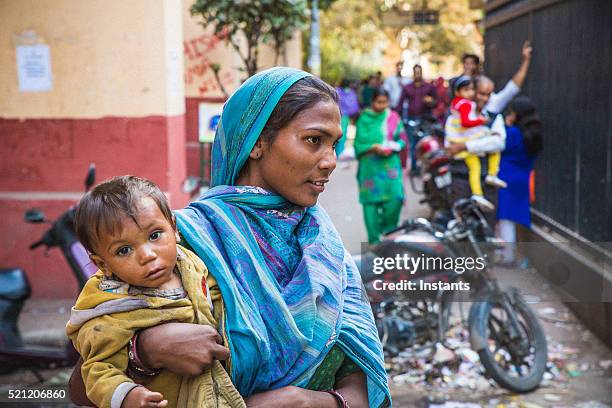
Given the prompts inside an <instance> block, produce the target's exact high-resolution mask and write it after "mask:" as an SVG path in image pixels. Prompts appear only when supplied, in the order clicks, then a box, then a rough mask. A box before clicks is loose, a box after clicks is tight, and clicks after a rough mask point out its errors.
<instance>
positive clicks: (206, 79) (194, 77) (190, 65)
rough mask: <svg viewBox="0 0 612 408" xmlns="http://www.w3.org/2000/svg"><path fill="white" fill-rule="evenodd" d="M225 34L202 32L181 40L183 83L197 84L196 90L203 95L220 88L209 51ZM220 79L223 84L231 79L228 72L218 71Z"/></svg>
mask: <svg viewBox="0 0 612 408" xmlns="http://www.w3.org/2000/svg"><path fill="white" fill-rule="evenodd" d="M225 37H226V35H225V34H224V33H221V34H216V35H215V34H202V35H201V36H199V37H195V38H191V39H189V40H185V41H183V55H184V56H185V84H186V85H191V84H197V85H198V92H199V93H200V94H201V95H204V94H206V93H208V92H217V91H219V90H220V88H219V84H218V83H217V80H216V79H215V76H214V72H213V69H212V64H213V63H214V62H213V61H211V60H210V54H211V52H212V51H213V50H214V49H215V48H216V47H217V46H218V45H219V43H220V42H221V41H223V40H224V39H225ZM219 76H220V80H221V81H222V82H223V83H224V84H225V83H228V82H231V81H232V74H231V73H230V72H227V71H226V72H223V70H221V71H220V72H219Z"/></svg>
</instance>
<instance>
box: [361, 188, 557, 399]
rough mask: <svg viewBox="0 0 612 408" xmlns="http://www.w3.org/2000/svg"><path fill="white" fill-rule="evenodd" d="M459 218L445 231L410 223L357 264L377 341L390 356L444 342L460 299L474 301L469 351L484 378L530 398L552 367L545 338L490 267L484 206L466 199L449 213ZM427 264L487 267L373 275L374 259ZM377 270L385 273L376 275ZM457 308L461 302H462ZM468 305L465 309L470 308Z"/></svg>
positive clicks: (518, 297) (469, 322)
mask: <svg viewBox="0 0 612 408" xmlns="http://www.w3.org/2000/svg"><path fill="white" fill-rule="evenodd" d="M452 214H453V217H454V219H453V220H451V221H450V222H449V223H448V226H447V228H443V227H441V226H440V225H436V224H433V223H430V222H429V221H428V220H426V219H424V218H418V219H416V220H408V221H406V222H404V223H403V224H402V225H401V226H400V227H398V228H397V229H396V230H394V231H391V232H390V233H389V234H388V235H387V236H386V237H385V238H384V240H383V241H382V242H381V243H380V244H378V245H377V246H375V247H374V248H372V249H371V250H370V251H369V252H367V253H366V254H364V255H363V256H361V257H358V259H357V265H358V267H360V271H361V274H362V278H363V281H364V284H365V287H366V292H367V293H368V296H369V298H370V302H371V304H372V309H373V312H374V316H375V319H376V323H377V327H378V330H379V335H380V338H381V342H382V344H383V348H384V350H385V353H386V354H387V355H389V356H394V355H397V354H398V353H399V352H401V351H403V350H407V349H412V348H421V347H431V348H432V350H435V347H436V345H437V344H438V343H440V344H442V345H444V346H446V347H448V348H452V347H450V346H449V345H448V344H446V342H445V334H446V332H447V330H448V329H449V327H450V323H449V319H450V317H451V313H453V305H462V303H458V298H457V294H458V293H460V294H462V295H464V296H465V295H466V294H468V296H469V299H465V300H467V301H469V302H471V307H470V310H469V314H468V318H467V326H468V331H469V337H470V344H471V347H472V348H473V349H474V350H475V351H477V352H478V354H479V356H480V361H481V362H482V365H483V366H484V368H485V371H486V372H487V373H488V374H489V375H490V376H491V377H492V378H493V379H494V380H495V381H497V383H498V384H500V385H501V386H502V387H504V388H507V389H509V390H511V391H514V392H528V391H531V390H533V389H535V388H537V387H538V385H539V384H540V382H541V381H542V377H543V374H544V371H545V368H546V362H547V345H546V337H545V335H544V331H543V330H542V327H541V326H540V324H539V322H538V320H537V318H536V316H535V314H534V313H533V311H532V310H531V309H530V308H529V306H528V305H527V303H526V302H525V300H524V299H523V297H522V296H521V295H520V293H519V292H518V290H517V289H515V288H508V289H503V288H501V287H500V286H499V284H498V282H497V280H496V279H495V277H494V276H493V275H492V273H491V271H490V270H489V269H488V268H487V264H488V259H489V253H490V252H492V250H493V249H494V248H495V247H496V242H495V241H494V238H492V234H491V231H490V228H489V226H488V224H487V222H486V220H485V218H484V216H483V214H482V212H481V210H480V209H479V207H478V206H477V205H476V204H475V203H473V202H472V201H471V200H469V199H461V200H458V201H457V202H456V203H455V204H454V205H453V207H452ZM404 255H406V256H408V257H415V258H417V257H421V258H430V259H436V258H441V259H458V258H464V259H465V258H468V257H470V258H472V259H481V260H484V261H483V262H482V266H483V267H482V268H476V267H473V268H469V269H466V270H465V271H464V272H463V273H457V272H456V270H448V269H446V268H442V269H439V268H438V269H433V270H431V269H420V270H416V271H414V274H413V273H411V272H412V271H409V270H407V269H405V268H401V269H400V268H398V267H397V266H393V267H392V268H390V269H384V271H382V272H381V271H380V270H378V271H377V272H378V273H375V269H376V268H375V266H376V265H379V266H380V262H378V261H377V259H383V260H384V259H389V258H395V257H397V256H399V257H403V256H404ZM378 269H380V268H378ZM381 282H413V285H415V287H416V288H422V287H424V286H427V285H425V284H423V282H426V283H427V282H429V283H432V282H443V283H448V284H452V283H455V284H457V285H459V284H469V286H470V290H469V291H461V292H455V291H448V290H380V289H381ZM459 302H461V301H460V300H459ZM466 304H467V303H466Z"/></svg>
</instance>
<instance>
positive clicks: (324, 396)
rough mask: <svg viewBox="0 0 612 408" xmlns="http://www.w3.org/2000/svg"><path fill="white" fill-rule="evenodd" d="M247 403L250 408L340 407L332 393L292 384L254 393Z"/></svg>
mask: <svg viewBox="0 0 612 408" xmlns="http://www.w3.org/2000/svg"><path fill="white" fill-rule="evenodd" d="M246 404H247V407H248V408H264V407H265V408H277V407H278V408H282V407H288V406H290V407H291V408H338V402H337V401H336V398H334V397H333V396H332V395H330V394H328V393H326V392H321V391H311V390H306V389H304V388H299V387H294V386H292V385H290V386H287V387H283V388H279V389H277V390H272V391H265V392H261V393H259V394H254V395H252V396H250V397H249V398H247V400H246Z"/></svg>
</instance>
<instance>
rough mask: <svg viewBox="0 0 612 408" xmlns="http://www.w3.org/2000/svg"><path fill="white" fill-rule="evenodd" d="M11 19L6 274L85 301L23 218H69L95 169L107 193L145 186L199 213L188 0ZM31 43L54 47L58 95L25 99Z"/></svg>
mask: <svg viewBox="0 0 612 408" xmlns="http://www.w3.org/2000/svg"><path fill="white" fill-rule="evenodd" d="M0 16H1V17H0V18H1V20H2V21H1V23H0V61H2V70H0V140H1V146H2V148H1V149H0V212H1V213H2V220H3V221H2V223H1V224H0V233H1V234H2V236H3V237H4V238H3V239H2V241H1V246H0V265H1V266H2V267H10V266H18V267H21V268H24V269H25V270H26V273H27V275H28V277H29V279H30V281H31V282H32V286H33V295H34V296H64V297H65V296H73V295H74V294H76V282H75V280H74V279H73V278H72V276H71V272H70V271H69V269H68V266H67V264H66V263H65V261H64V260H63V259H62V257H61V255H60V253H59V251H58V250H51V251H50V252H49V256H50V258H46V257H44V255H43V250H41V249H39V250H37V251H29V249H28V245H29V244H30V243H31V242H33V241H35V240H37V239H38V238H39V236H40V234H42V232H43V231H44V229H45V228H44V226H41V225H27V224H25V223H24V222H23V212H24V211H25V210H26V209H27V208H31V207H38V208H41V209H42V210H43V211H44V212H45V213H46V214H47V216H48V217H49V218H51V219H53V218H55V217H56V216H57V215H59V214H60V213H61V212H63V211H65V210H66V209H67V208H68V206H69V205H71V204H74V203H75V202H76V200H78V198H79V196H80V193H81V191H82V188H83V187H82V186H83V178H84V176H85V172H86V170H87V166H88V164H89V163H90V162H95V163H96V165H97V168H98V181H100V180H103V179H105V178H107V177H110V176H113V175H117V174H130V173H131V174H137V175H140V176H144V177H147V178H150V179H151V180H153V181H154V182H156V183H158V184H159V185H160V187H161V188H162V190H164V191H165V192H167V193H168V195H169V198H170V200H171V203H172V205H173V207H179V206H182V205H184V204H185V203H186V202H187V199H188V197H187V196H186V195H185V194H184V193H182V192H181V184H182V182H183V181H184V179H185V177H186V172H185V169H186V166H185V137H184V135H185V116H184V106H185V102H184V101H185V96H184V95H185V94H184V85H183V81H182V78H183V59H182V52H183V49H182V48H183V47H182V45H183V44H182V4H181V0H157V1H149V0H132V1H129V2H126V1H122V0H90V1H81V0H20V1H12V0H2V1H0ZM25 31H30V32H31V33H32V32H33V33H34V34H33V35H32V34H31V33H30V34H25V35H24V32H25ZM24 41H29V42H34V43H39V44H45V45H48V46H49V47H50V53H51V70H52V75H53V88H52V90H50V91H46V92H20V90H19V86H18V81H17V66H16V46H17V45H19V44H21V43H22V42H24Z"/></svg>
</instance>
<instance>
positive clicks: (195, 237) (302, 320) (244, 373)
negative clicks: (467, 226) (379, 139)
mask: <svg viewBox="0 0 612 408" xmlns="http://www.w3.org/2000/svg"><path fill="white" fill-rule="evenodd" d="M308 75H309V74H308V73H306V72H303V71H299V70H296V69H291V68H272V69H269V70H266V71H263V72H261V73H259V74H257V75H255V76H253V77H252V78H250V79H249V80H248V81H246V82H245V83H244V84H243V85H242V86H241V87H240V88H239V89H238V90H237V91H236V93H234V94H233V95H232V97H231V98H230V99H229V100H228V102H227V103H226V105H225V107H224V109H223V114H222V116H221V123H220V126H219V128H218V129H217V133H216V136H215V142H214V144H213V152H212V156H213V167H212V173H213V183H212V184H213V186H214V187H213V188H212V189H210V190H209V191H208V192H207V193H206V194H205V195H204V196H202V197H200V198H199V199H198V200H196V201H194V202H192V203H191V204H190V205H189V206H188V207H187V208H185V209H183V210H180V211H177V212H176V219H177V224H178V227H179V230H180V232H181V234H182V235H183V237H184V238H185V239H186V240H187V242H188V243H189V245H190V246H191V247H192V248H193V249H194V251H195V252H196V253H197V254H198V256H200V258H202V260H203V261H204V263H205V264H206V266H207V267H208V269H209V271H210V273H212V275H213V276H214V277H215V278H216V280H217V282H218V284H219V287H220V289H221V294H222V295H223V301H224V304H225V310H226V314H225V319H224V322H223V323H224V324H223V326H224V330H225V333H226V334H227V337H228V339H229V343H230V344H229V347H230V351H231V375H232V380H233V382H234V384H235V385H236V387H237V388H238V390H239V391H240V393H241V394H242V395H243V396H245V397H248V396H250V395H252V394H254V393H257V392H261V391H266V390H270V389H276V388H280V387H283V386H287V385H296V386H300V387H305V386H306V385H307V384H308V382H309V381H310V379H311V378H312V376H313V375H314V373H315V371H316V369H317V367H318V366H319V365H320V364H321V362H322V361H323V359H324V358H325V356H326V355H327V353H328V352H329V350H330V349H331V348H332V347H333V346H334V344H337V345H339V346H340V347H341V348H342V350H343V351H344V352H345V353H346V355H347V356H349V357H350V358H351V359H352V360H353V361H354V362H355V363H357V364H358V365H359V366H360V367H361V369H362V370H363V372H364V373H365V374H366V375H367V378H368V381H367V383H368V398H369V403H370V406H371V407H385V406H388V405H390V402H391V398H390V394H389V389H388V386H387V377H386V373H385V370H384V363H383V354H382V348H381V345H380V341H379V340H378V334H377V330H376V326H375V324H374V319H373V317H372V310H371V308H370V305H369V303H368V301H367V299H366V297H365V294H364V292H363V290H362V287H363V286H362V283H361V278H360V276H359V271H358V270H357V268H356V266H355V262H354V261H353V259H352V258H351V256H350V254H348V252H347V251H346V249H345V248H344V245H343V243H342V240H341V239H340V236H339V234H338V232H337V231H336V230H335V228H334V226H333V224H332V222H331V220H330V219H329V217H328V215H327V213H326V212H325V211H324V210H323V209H322V208H321V207H320V206H319V205H315V206H314V207H309V208H304V207H297V206H295V205H294V204H292V203H289V202H288V201H286V200H285V199H284V198H283V197H282V196H279V195H277V194H274V193H271V192H268V191H265V190H263V189H261V188H259V187H250V186H234V184H235V181H236V178H237V176H238V173H239V171H240V169H241V168H242V166H243V165H244V164H245V163H246V161H247V160H248V156H249V153H250V151H251V149H252V148H253V146H254V145H255V142H256V141H257V139H258V138H259V135H260V133H261V131H262V129H263V127H264V126H265V124H266V122H267V121H268V118H269V117H270V114H271V112H272V111H273V110H274V108H275V107H276V105H277V104H278V101H279V100H280V98H281V97H282V95H283V94H284V93H285V92H286V91H287V89H289V88H290V87H291V85H293V84H294V83H295V82H297V81H298V80H300V79H302V78H304V77H306V76H308Z"/></svg>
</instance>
